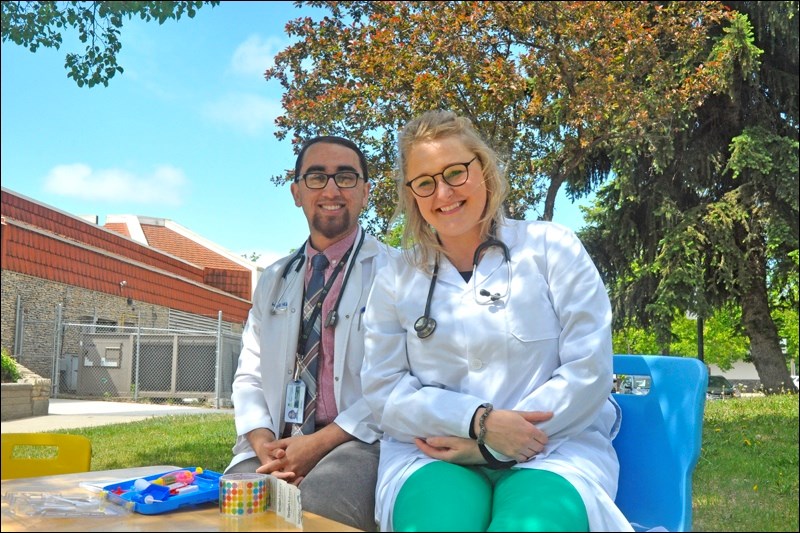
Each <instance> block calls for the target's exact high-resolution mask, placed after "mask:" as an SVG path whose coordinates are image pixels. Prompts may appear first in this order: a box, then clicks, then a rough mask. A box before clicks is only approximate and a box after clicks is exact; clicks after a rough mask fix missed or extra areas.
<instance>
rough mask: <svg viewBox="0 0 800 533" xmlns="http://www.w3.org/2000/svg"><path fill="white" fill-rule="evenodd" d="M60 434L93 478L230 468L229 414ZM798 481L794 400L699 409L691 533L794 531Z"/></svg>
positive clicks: (742, 402) (169, 418)
mask: <svg viewBox="0 0 800 533" xmlns="http://www.w3.org/2000/svg"><path fill="white" fill-rule="evenodd" d="M66 432H68V433H77V434H80V435H86V436H87V437H89V438H90V439H91V440H92V470H107V469H113V468H125V467H130V466H148V465H158V464H171V465H176V466H201V467H203V468H206V469H209V470H215V471H217V472H222V470H224V469H225V467H226V466H227V465H228V461H230V458H231V446H233V442H234V438H235V433H236V431H235V429H234V425H233V416H232V414H231V412H223V414H209V415H188V416H165V417H156V418H151V419H148V420H145V421H141V422H131V423H128V424H114V425H110V426H100V427H92V428H85V429H80V430H69V431H66ZM653 460H655V461H657V460H658V458H655V457H654V458H653ZM798 478H800V472H798V397H797V395H788V394H787V395H775V396H769V397H756V398H742V399H738V400H725V401H714V402H708V403H707V404H706V413H705V421H704V427H703V450H702V453H701V456H700V460H699V462H698V464H697V469H696V470H695V475H694V491H693V508H694V514H693V518H694V530H695V531H798Z"/></svg>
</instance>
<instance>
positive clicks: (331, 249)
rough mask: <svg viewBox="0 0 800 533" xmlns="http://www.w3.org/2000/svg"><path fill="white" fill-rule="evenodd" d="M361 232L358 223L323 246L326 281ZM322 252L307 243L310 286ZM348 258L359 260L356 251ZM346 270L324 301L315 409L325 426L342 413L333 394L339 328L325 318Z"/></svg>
mask: <svg viewBox="0 0 800 533" xmlns="http://www.w3.org/2000/svg"><path fill="white" fill-rule="evenodd" d="M357 235H358V227H356V229H355V230H353V232H352V233H351V234H350V235H348V236H347V237H345V238H344V239H342V240H340V241H338V242H336V243H334V244H332V245H330V246H328V248H326V249H325V250H322V252H324V253H325V257H327V258H328V261H330V264H329V265H328V268H326V269H325V283H327V282H328V278H330V276H331V274H333V271H334V270H336V267H337V265H338V264H339V261H341V260H342V257H343V256H344V254H345V253H347V250H348V249H350V247H351V246H353V244H354V243H355V242H356V236H357ZM354 252H355V251H354ZM354 252H353V253H354ZM318 253H320V252H318V251H317V250H315V249H313V248H312V247H311V243H310V241H309V243H308V244H306V257H307V260H306V273H305V284H306V287H308V282H309V280H311V270H312V269H311V259H312V258H313V257H314V256H315V255H317V254H318ZM348 260H349V261H353V260H355V258H354V257H353V254H352V253H351V254H350V258H349V259H348ZM346 271H347V265H343V266H342V269H341V271H340V272H339V275H338V276H336V280H335V281H334V282H333V285H332V286H331V290H330V291H329V292H328V294H327V296H325V300H324V301H323V302H322V342H321V343H320V351H321V353H320V355H319V359H318V362H317V365H318V366H317V408H316V412H315V415H316V416H315V421H316V425H317V427H323V426H326V425H328V424H330V423H331V422H333V420H334V419H335V418H336V415H338V414H339V411H338V410H337V409H336V398H335V397H334V394H333V352H334V346H335V344H334V340H335V337H334V333H335V331H336V328H327V327H325V322H326V321H327V319H328V315H329V314H330V312H331V311H332V310H333V308H334V307H335V306H336V300H338V299H339V293H341V292H342V281H343V280H344V276H345V273H346Z"/></svg>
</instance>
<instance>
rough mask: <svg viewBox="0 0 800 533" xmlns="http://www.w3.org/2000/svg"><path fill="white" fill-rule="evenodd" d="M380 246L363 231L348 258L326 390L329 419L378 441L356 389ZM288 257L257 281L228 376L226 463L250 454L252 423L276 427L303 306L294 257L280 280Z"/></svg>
mask: <svg viewBox="0 0 800 533" xmlns="http://www.w3.org/2000/svg"><path fill="white" fill-rule="evenodd" d="M359 231H363V230H361V229H359ZM357 238H358V237H357ZM385 250H386V246H385V245H383V244H381V243H379V242H378V241H377V240H376V239H375V238H374V237H372V236H371V235H366V236H365V239H364V244H363V246H362V247H361V250H360V251H359V253H358V256H357V257H355V258H354V259H351V261H355V263H353V270H352V272H351V274H350V278H349V280H348V281H347V285H346V286H345V287H344V288H343V292H342V300H341V302H340V303H339V309H338V311H339V322H338V324H337V326H336V338H335V344H334V354H333V386H334V390H333V392H334V397H335V400H336V408H337V409H338V411H339V414H338V415H337V416H336V419H335V420H334V422H336V424H338V425H339V426H340V427H341V428H342V429H343V430H344V431H346V432H347V433H350V434H351V435H353V436H354V437H356V438H358V439H360V440H362V441H364V442H367V443H372V442H375V441H376V440H378V439H379V438H380V432H379V430H378V428H377V424H376V423H375V421H374V418H373V416H372V413H371V412H370V410H369V407H368V406H367V404H366V402H365V401H364V398H363V395H362V392H361V379H360V378H361V376H360V374H361V367H362V361H363V357H364V339H363V334H364V330H363V327H362V322H361V320H362V316H361V314H362V310H363V308H364V305H365V304H366V300H367V295H368V293H369V290H370V287H371V285H372V279H373V277H374V274H375V264H374V262H375V259H376V257H378V256H380V255H382V254H383V253H384V251H385ZM293 256H294V254H292V255H291V256H288V257H285V258H283V259H280V260H278V261H277V262H276V263H274V264H272V265H271V266H270V267H269V268H267V269H266V270H265V271H264V272H263V273H262V274H261V278H260V279H259V281H258V285H257V286H256V290H255V294H254V296H253V307H252V309H251V310H250V315H249V316H248V319H247V324H246V326H245V328H244V332H243V334H242V351H241V353H240V354H239V363H238V367H237V370H236V374H235V376H234V381H233V391H232V394H231V399H232V401H233V406H234V415H235V416H234V420H235V423H236V434H237V437H236V444H235V445H234V447H233V453H234V457H233V459H232V461H231V463H230V465H228V468H231V467H232V466H233V465H235V464H237V463H239V462H241V461H243V460H245V459H248V458H250V457H255V452H254V451H253V448H252V447H251V446H250V443H249V442H248V440H247V438H246V437H245V434H246V433H248V432H250V431H252V430H253V429H256V428H267V429H269V430H271V431H272V432H273V433H274V434H275V435H281V434H282V433H283V428H284V425H285V422H284V417H283V414H284V407H285V401H286V399H285V398H286V385H287V384H288V383H289V381H290V380H291V379H292V374H293V372H294V365H295V356H296V354H295V350H296V347H297V338H298V334H299V332H300V322H301V315H302V310H303V273H304V270H303V269H300V271H299V272H297V271H295V267H296V266H297V263H296V262H295V263H292V265H291V266H290V268H289V269H288V272H287V274H286V277H285V279H284V278H283V277H282V273H283V271H284V269H286V266H287V264H288V263H289V261H290V259H291V258H292V257H293ZM347 268H349V266H348V267H347ZM273 306H274V307H273ZM273 310H277V312H275V313H273V312H272V311H273ZM226 470H227V469H226Z"/></svg>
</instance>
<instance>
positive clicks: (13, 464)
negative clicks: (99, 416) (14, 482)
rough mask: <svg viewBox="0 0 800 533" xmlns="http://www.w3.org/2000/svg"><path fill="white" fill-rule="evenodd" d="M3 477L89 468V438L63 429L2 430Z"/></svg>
mask: <svg viewBox="0 0 800 533" xmlns="http://www.w3.org/2000/svg"><path fill="white" fill-rule="evenodd" d="M1 437H2V448H3V449H2V463H0V467H1V468H2V479H16V478H21V477H37V476H51V475H56V474H72V473H75V472H88V471H89V469H90V468H91V465H92V442H91V441H90V440H89V439H88V438H86V437H84V436H81V435H67V434H62V433H3V434H2V436H1Z"/></svg>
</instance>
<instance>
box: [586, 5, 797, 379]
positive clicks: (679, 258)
mask: <svg viewBox="0 0 800 533" xmlns="http://www.w3.org/2000/svg"><path fill="white" fill-rule="evenodd" d="M732 4H733V5H734V6H735V7H737V8H738V9H740V10H741V11H740V12H733V17H732V19H731V23H730V24H729V25H728V26H726V27H724V29H723V31H722V33H720V34H719V35H718V36H716V37H714V38H713V39H710V40H709V41H708V47H709V48H708V60H707V61H706V62H704V64H703V65H701V66H700V67H699V68H703V70H706V71H708V72H709V73H712V74H711V76H712V78H715V79H716V82H715V89H714V91H712V92H711V93H710V94H709V93H707V94H706V95H705V98H704V99H702V100H698V102H697V104H698V105H697V106H696V107H695V108H694V109H692V110H691V117H692V118H691V120H690V121H689V122H688V123H685V124H683V125H680V127H679V128H676V129H675V130H674V131H673V132H672V134H671V136H672V138H673V144H674V146H675V147H677V148H680V150H679V151H677V152H675V154H674V157H672V158H671V159H670V158H661V159H662V161H663V163H664V164H663V165H658V168H659V171H658V172H655V173H654V172H653V168H654V162H655V161H656V159H655V158H653V157H651V156H650V155H648V154H647V153H646V152H644V151H639V153H638V157H637V158H636V159H635V164H632V165H630V166H627V167H626V166H621V165H615V167H614V170H615V172H616V173H617V174H616V176H615V177H614V179H613V180H611V181H609V182H608V183H606V184H604V186H603V187H601V188H600V189H599V190H598V192H597V202H596V205H595V206H594V207H593V208H592V209H590V210H588V212H587V213H586V215H585V218H586V220H587V221H588V223H589V227H588V228H587V229H585V230H584V231H582V232H580V234H581V237H582V239H583V241H584V244H585V245H586V247H587V249H588V250H589V252H590V254H592V256H593V258H594V259H595V262H596V264H598V267H599V268H600V269H601V272H602V273H603V277H604V279H605V280H606V282H607V285H608V286H609V289H610V290H611V292H612V294H613V301H614V316H615V319H616V320H617V327H622V325H637V326H641V327H655V332H656V338H657V339H658V343H659V346H660V348H661V349H660V352H661V353H670V352H672V351H674V347H672V346H671V343H672V342H673V341H674V340H675V334H676V329H675V324H674V317H675V314H676V310H677V311H680V312H681V313H682V312H691V313H693V314H695V315H697V316H700V317H702V318H704V319H707V318H708V317H710V316H711V315H712V314H713V313H714V312H715V310H719V309H723V308H725V307H726V306H733V307H738V308H739V309H740V310H741V324H742V327H743V330H744V332H745V334H746V335H747V337H748V339H749V342H750V356H751V357H752V359H753V362H754V363H755V365H756V368H757V369H758V372H759V377H760V379H761V381H762V383H764V384H765V386H766V387H767V388H768V389H769V390H776V391H777V390H780V389H781V388H787V389H791V388H792V385H791V382H790V380H789V375H788V371H787V365H786V356H785V355H784V354H783V352H782V351H781V335H782V334H783V333H784V332H785V333H786V334H788V335H789V337H788V338H787V345H788V339H789V338H791V339H794V338H796V334H793V333H792V332H791V331H789V330H788V328H787V327H786V326H785V325H791V324H792V323H793V319H794V320H796V310H797V307H798V299H797V275H798V274H797V249H798V218H800V217H799V216H798V193H797V190H798V172H797V171H798V116H797V98H798V65H797V61H798V26H797V15H798V2H734V3H732ZM784 324H785V325H784ZM784 338H786V337H784ZM796 353H797V352H796V350H795V351H794V352H793V354H794V355H792V352H789V355H790V356H793V357H796Z"/></svg>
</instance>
